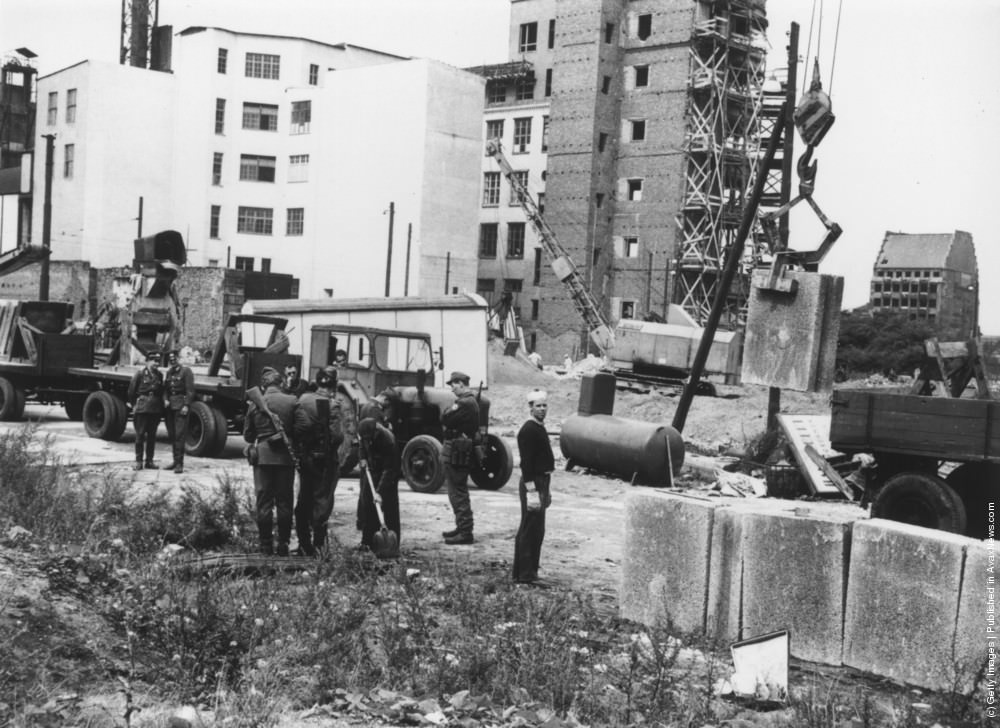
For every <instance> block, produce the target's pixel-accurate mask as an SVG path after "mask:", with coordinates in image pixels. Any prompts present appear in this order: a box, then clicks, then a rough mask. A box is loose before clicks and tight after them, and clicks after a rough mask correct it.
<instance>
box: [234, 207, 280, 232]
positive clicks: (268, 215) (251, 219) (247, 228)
mask: <svg viewBox="0 0 1000 728" xmlns="http://www.w3.org/2000/svg"><path fill="white" fill-rule="evenodd" d="M273 223H274V210H272V209H271V208H270V207H242V206H241V207H240V209H239V212H238V214H237V216H236V232H238V233H252V234H254V235H270V234H271V229H272V226H273Z"/></svg>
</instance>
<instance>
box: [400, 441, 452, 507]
mask: <svg viewBox="0 0 1000 728" xmlns="http://www.w3.org/2000/svg"><path fill="white" fill-rule="evenodd" d="M402 466H403V468H402V469H403V477H404V478H406V482H407V483H408V484H409V485H410V488H412V489H413V490H415V491H417V492H418V493H436V492H437V491H438V490H440V489H441V485H442V484H443V483H444V462H443V461H442V460H441V443H440V441H438V440H437V439H435V438H433V437H431V436H430V435H417V436H416V437H413V438H410V441H409V442H407V443H406V447H404V448H403V463H402Z"/></svg>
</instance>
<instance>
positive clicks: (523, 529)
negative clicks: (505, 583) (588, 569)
mask: <svg viewBox="0 0 1000 728" xmlns="http://www.w3.org/2000/svg"><path fill="white" fill-rule="evenodd" d="M549 478H550V476H548V475H543V476H540V477H539V478H537V479H536V480H535V481H534V483H531V485H532V486H536V487H537V489H538V496H539V499H540V500H541V502H542V507H541V509H540V510H537V511H529V510H528V485H529V484H526V483H525V482H524V478H521V482H520V484H519V486H518V494H519V495H520V497H521V524H520V525H519V526H518V528H517V536H515V537H514V565H513V576H514V581H534V580H535V579H537V578H538V563H539V559H540V557H541V554H542V541H543V540H545V511H546V510H548V507H549V504H550V503H551V502H552V495H551V493H550V492H549Z"/></svg>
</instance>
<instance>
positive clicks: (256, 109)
mask: <svg viewBox="0 0 1000 728" xmlns="http://www.w3.org/2000/svg"><path fill="white" fill-rule="evenodd" d="M311 124H312V101H293V102H292V115H291V119H290V126H289V130H288V131H289V134H308V133H309V129H310V126H311ZM242 126H243V128H244V129H251V130H255V131H278V105H277V104H262V103H257V102H254V101H244V102H243V124H242ZM225 131H226V100H225V99H216V100H215V133H216V134H224V133H225Z"/></svg>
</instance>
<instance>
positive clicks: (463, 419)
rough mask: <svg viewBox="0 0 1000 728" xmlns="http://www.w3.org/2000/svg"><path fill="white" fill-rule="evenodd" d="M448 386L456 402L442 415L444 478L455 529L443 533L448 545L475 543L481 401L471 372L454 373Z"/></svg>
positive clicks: (449, 379)
mask: <svg viewBox="0 0 1000 728" xmlns="http://www.w3.org/2000/svg"><path fill="white" fill-rule="evenodd" d="M448 385H449V386H450V387H451V391H452V392H454V394H455V403H454V404H452V405H451V407H449V408H448V409H446V410H445V411H444V412H443V413H442V414H441V424H442V425H443V426H444V447H443V448H442V451H441V460H442V461H443V462H444V480H445V485H446V486H447V488H448V501H449V503H450V504H451V510H452V512H453V513H454V514H455V528H454V529H452V530H450V531H445V532H444V533H442V534H441V535H442V536H443V537H444V542H445V543H446V544H448V545H449V546H454V545H459V544H470V543H472V542H473V535H472V527H473V519H472V502H471V501H470V499H469V472H470V471H471V470H472V466H473V465H474V462H473V460H474V459H475V451H474V450H475V437H476V435H477V433H478V432H479V403H478V402H477V401H476V395H475V394H473V392H472V390H471V389H469V375H468V374H464V373H463V372H452V373H451V376H450V377H449V378H448Z"/></svg>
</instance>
